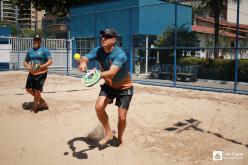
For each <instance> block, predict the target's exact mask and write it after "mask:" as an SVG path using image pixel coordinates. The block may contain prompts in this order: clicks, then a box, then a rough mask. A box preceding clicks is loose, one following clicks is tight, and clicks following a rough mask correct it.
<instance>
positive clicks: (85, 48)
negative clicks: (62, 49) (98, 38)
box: [76, 37, 96, 55]
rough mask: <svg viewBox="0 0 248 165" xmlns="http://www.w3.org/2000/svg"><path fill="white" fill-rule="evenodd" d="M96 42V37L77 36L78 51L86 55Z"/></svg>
mask: <svg viewBox="0 0 248 165" xmlns="http://www.w3.org/2000/svg"><path fill="white" fill-rule="evenodd" d="M95 46H96V44H95V38H93V37H90V38H82V37H80V38H76V52H77V53H80V54H81V55H85V54H86V53H89V52H90V51H91V50H92V49H93V48H94V47H95Z"/></svg>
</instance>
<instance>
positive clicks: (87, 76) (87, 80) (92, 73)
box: [82, 70, 100, 87]
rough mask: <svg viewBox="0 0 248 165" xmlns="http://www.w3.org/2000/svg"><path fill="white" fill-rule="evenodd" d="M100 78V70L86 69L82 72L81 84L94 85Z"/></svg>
mask: <svg viewBox="0 0 248 165" xmlns="http://www.w3.org/2000/svg"><path fill="white" fill-rule="evenodd" d="M99 80H100V71H98V70H88V71H85V72H84V73H83V76H82V84H83V85H84V86H86V87H90V86H93V85H95V84H96V83H97V82H98V81H99Z"/></svg>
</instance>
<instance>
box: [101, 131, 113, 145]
mask: <svg viewBox="0 0 248 165" xmlns="http://www.w3.org/2000/svg"><path fill="white" fill-rule="evenodd" d="M113 137H114V133H113V132H112V131H111V132H110V133H108V134H107V135H106V136H105V137H104V138H103V139H102V140H100V141H99V144H100V145H105V144H107V143H108V142H109V141H110V140H112V139H113Z"/></svg>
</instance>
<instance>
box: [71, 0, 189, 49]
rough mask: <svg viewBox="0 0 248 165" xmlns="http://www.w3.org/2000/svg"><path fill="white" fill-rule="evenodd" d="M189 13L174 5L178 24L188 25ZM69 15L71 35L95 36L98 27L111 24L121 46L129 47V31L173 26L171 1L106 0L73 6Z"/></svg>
mask: <svg viewBox="0 0 248 165" xmlns="http://www.w3.org/2000/svg"><path fill="white" fill-rule="evenodd" d="M191 15H192V10H191V8H190V7H188V6H183V5H178V26H180V25H182V24H187V25H188V26H189V28H190V29H191V22H192V21H191V19H192V16H191ZM70 16H71V21H70V31H71V36H72V37H99V31H100V30H102V29H105V28H108V27H112V28H114V29H116V30H117V32H118V33H119V35H120V36H123V47H124V48H130V47H131V45H130V36H131V35H132V34H152V35H153V34H160V33H161V32H162V31H163V30H164V29H165V28H166V27H168V26H174V20H175V17H174V16H175V4H174V3H169V2H164V1H160V0H132V1H127V0H106V1H101V2H95V3H88V4H84V5H80V6H74V7H72V8H71V10H70ZM97 43H98V42H97ZM98 44H99V43H98Z"/></svg>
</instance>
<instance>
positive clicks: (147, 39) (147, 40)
mask: <svg viewBox="0 0 248 165" xmlns="http://www.w3.org/2000/svg"><path fill="white" fill-rule="evenodd" d="M148 42H149V38H148V36H146V74H148Z"/></svg>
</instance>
